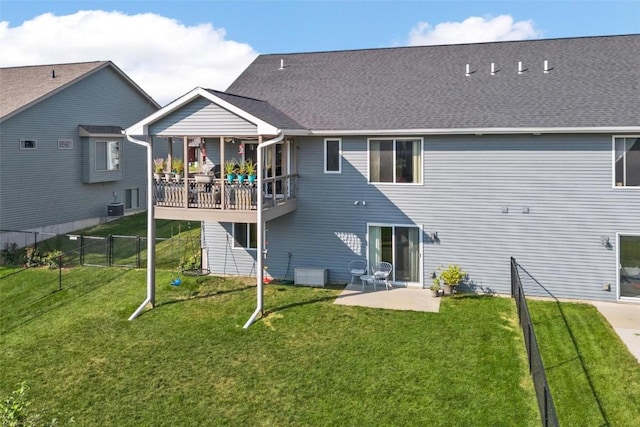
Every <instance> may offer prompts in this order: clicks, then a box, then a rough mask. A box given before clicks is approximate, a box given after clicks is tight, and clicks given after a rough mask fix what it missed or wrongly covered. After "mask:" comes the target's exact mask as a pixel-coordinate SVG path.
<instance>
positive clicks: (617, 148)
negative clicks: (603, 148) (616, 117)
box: [613, 136, 640, 187]
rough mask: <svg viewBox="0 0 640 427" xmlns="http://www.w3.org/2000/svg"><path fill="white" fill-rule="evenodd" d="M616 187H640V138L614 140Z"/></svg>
mask: <svg viewBox="0 0 640 427" xmlns="http://www.w3.org/2000/svg"><path fill="white" fill-rule="evenodd" d="M613 145H614V147H613V150H614V156H615V157H614V166H613V167H614V174H613V176H614V179H615V186H616V187H639V186H640V137H637V136H634V137H626V138H614V139H613Z"/></svg>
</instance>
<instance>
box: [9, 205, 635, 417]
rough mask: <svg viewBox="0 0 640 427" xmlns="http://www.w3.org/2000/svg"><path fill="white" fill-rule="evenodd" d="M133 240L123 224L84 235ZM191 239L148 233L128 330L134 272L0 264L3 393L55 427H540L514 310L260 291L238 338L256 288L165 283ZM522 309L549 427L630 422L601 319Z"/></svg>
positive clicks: (629, 373) (196, 280) (191, 233)
mask: <svg viewBox="0 0 640 427" xmlns="http://www.w3.org/2000/svg"><path fill="white" fill-rule="evenodd" d="M143 228H144V216H143V215H136V216H133V217H127V218H124V219H121V220H119V221H116V222H112V223H108V224H104V225H102V226H99V227H97V228H94V229H92V230H90V231H83V233H84V234H92V235H96V234H99V235H108V234H130V235H137V234H141V233H140V229H143ZM179 232H180V233H181V234H179V235H178V233H179ZM199 232H200V230H199V224H186V223H178V222H171V221H158V236H159V237H164V238H168V237H172V236H174V239H170V240H163V241H160V242H159V243H158V245H157V251H158V252H159V253H160V254H163V255H162V257H163V258H164V259H165V260H167V262H166V265H167V268H166V269H159V270H158V271H157V302H158V305H157V307H156V309H154V310H152V311H149V312H145V313H144V314H143V315H141V316H140V317H139V318H138V319H136V320H135V321H133V322H130V321H128V320H127V318H128V317H129V316H130V315H131V313H133V311H134V310H135V309H136V308H137V307H138V305H139V304H140V303H141V302H142V300H143V299H144V297H145V271H144V270H143V269H142V270H132V269H123V268H95V267H93V268H92V267H79V268H73V269H69V268H66V269H64V270H62V275H61V276H60V275H59V272H58V271H56V270H47V269H44V268H38V269H29V270H26V271H20V270H21V269H19V268H13V269H11V268H6V267H0V348H1V349H2V351H1V352H0V367H1V369H0V373H1V374H0V399H4V398H6V397H7V396H9V395H10V394H11V392H12V391H13V390H16V389H18V387H19V384H20V383H22V382H26V383H27V385H28V386H29V390H28V391H27V395H26V399H27V400H29V401H31V402H32V404H31V406H30V407H29V408H28V409H29V411H31V413H32V414H36V415H42V417H43V418H44V419H49V420H50V419H52V418H53V417H58V419H59V421H60V424H62V425H65V424H66V423H67V421H68V420H69V419H71V418H73V419H74V420H75V424H76V425H90V426H92V425H97V426H104V425H114V426H129V425H131V426H142V425H144V426H151V425H153V426H160V425H168V426H169V425H170V426H175V425H279V426H280V425H446V426H449V425H456V426H457V425H463V426H513V425H518V426H528V425H532V426H534V425H535V426H537V425H539V424H540V421H539V415H538V412H537V404H536V401H535V395H534V393H533V386H532V380H531V377H530V375H529V372H528V366H527V362H526V353H525V350H524V345H523V339H522V333H521V331H520V328H519V326H518V323H517V319H516V313H515V306H514V302H513V301H512V300H510V299H506V298H493V297H480V296H460V297H455V298H446V299H443V300H442V305H441V311H440V313H416V312H402V311H390V310H378V309H367V308H360V307H349V306H342V305H340V306H336V305H333V300H334V299H335V297H336V296H337V295H338V294H339V293H340V290H339V289H316V288H299V287H294V286H285V285H273V284H272V285H269V286H267V287H266V291H265V292H266V294H265V305H266V309H267V315H266V316H265V317H264V318H262V319H260V320H259V321H258V322H256V323H255V324H254V325H253V326H251V328H249V329H248V330H244V329H242V325H243V324H244V323H245V321H246V320H247V319H248V317H249V316H250V315H251V313H252V312H253V310H254V308H255V287H254V286H253V283H255V282H254V280H246V279H242V280H241V279H222V278H219V277H213V276H207V277H188V276H183V277H182V279H183V284H182V285H181V286H180V287H172V286H170V285H169V283H170V282H171V281H172V280H173V278H175V277H176V274H177V272H176V271H177V270H176V268H175V265H176V263H177V258H178V255H176V254H177V253H178V252H183V251H185V248H187V243H189V244H190V242H192V241H193V240H194V239H195V238H196V236H199ZM142 234H143V233H142ZM176 239H179V240H176ZM60 278H62V282H60V281H59V280H60ZM60 283H62V286H60ZM60 288H61V289H60ZM530 309H531V312H532V316H533V320H534V325H535V328H536V333H537V334H538V340H539V343H540V347H541V351H542V353H543V359H544V362H545V366H546V367H547V374H548V377H549V383H550V387H551V392H552V394H553V397H554V399H555V402H556V409H557V412H558V416H559V418H560V423H561V425H572V426H573V425H589V426H590V425H611V426H631V425H640V419H639V415H638V414H639V413H640V411H638V408H640V366H639V365H638V363H637V362H636V361H635V359H634V358H633V357H632V356H631V355H630V353H629V352H628V351H627V350H626V348H625V347H624V346H623V344H622V343H621V342H620V340H619V339H618V337H617V335H616V334H615V332H614V331H613V330H612V329H611V328H610V326H609V325H608V323H606V321H605V320H604V319H603V318H602V316H600V315H599V313H598V312H597V311H596V310H595V309H594V308H593V307H592V306H590V305H584V304H567V303H562V304H560V305H558V304H556V303H552V302H543V301H530ZM574 339H575V344H574ZM0 409H1V406H0ZM35 425H42V423H36V424H35Z"/></svg>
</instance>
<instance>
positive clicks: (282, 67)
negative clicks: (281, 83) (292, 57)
mask: <svg viewBox="0 0 640 427" xmlns="http://www.w3.org/2000/svg"><path fill="white" fill-rule="evenodd" d="M278 70H284V59H280V68H278Z"/></svg>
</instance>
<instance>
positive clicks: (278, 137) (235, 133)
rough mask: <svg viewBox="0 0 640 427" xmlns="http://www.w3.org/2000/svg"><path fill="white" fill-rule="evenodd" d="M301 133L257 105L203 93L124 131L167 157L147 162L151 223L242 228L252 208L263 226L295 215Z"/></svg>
mask: <svg viewBox="0 0 640 427" xmlns="http://www.w3.org/2000/svg"><path fill="white" fill-rule="evenodd" d="M306 132H307V131H306V130H305V129H304V128H303V127H302V126H301V125H300V124H298V123H297V122H295V121H294V120H292V119H291V118H289V117H288V116H286V115H284V114H283V113H282V112H280V111H278V110H276V109H275V108H273V107H272V106H270V105H269V104H268V103H266V102H264V101H260V100H257V99H251V98H245V97H241V96H236V95H231V94H228V93H224V92H219V91H215V90H210V89H203V88H196V89H194V90H192V91H191V92H189V93H187V94H186V95H184V96H182V97H181V98H179V99H177V100H175V101H173V102H172V103H171V104H169V105H167V106H165V107H163V108H162V109H161V110H159V111H157V112H156V113H154V114H152V115H151V116H149V117H147V118H146V119H144V120H143V121H141V122H139V123H137V124H136V125H134V126H132V127H130V128H129V129H127V134H128V135H132V136H135V135H143V136H144V137H145V138H146V140H147V141H148V142H150V143H151V145H152V146H153V147H154V152H158V153H159V152H163V153H168V154H167V155H166V157H165V156H163V157H154V159H153V168H154V171H153V172H154V177H153V180H152V182H151V184H150V188H149V191H150V194H151V196H152V198H153V206H154V217H155V218H158V219H175V220H198V221H216V222H249V223H255V222H257V221H258V215H257V211H258V209H259V206H261V210H262V214H263V215H262V218H263V220H265V221H269V220H271V219H273V218H276V217H278V216H281V215H286V214H287V213H289V212H291V211H293V210H295V209H296V198H297V195H298V194H297V192H298V171H297V158H296V150H295V137H296V136H297V135H304V134H306ZM259 147H262V148H259ZM165 148H166V149H165ZM259 150H260V152H259ZM259 160H260V162H259ZM258 163H260V164H258ZM258 177H259V179H257V178H258Z"/></svg>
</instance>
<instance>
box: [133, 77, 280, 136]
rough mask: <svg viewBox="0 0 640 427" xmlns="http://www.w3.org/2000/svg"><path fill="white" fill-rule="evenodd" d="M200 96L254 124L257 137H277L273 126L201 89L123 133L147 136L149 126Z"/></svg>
mask: <svg viewBox="0 0 640 427" xmlns="http://www.w3.org/2000/svg"><path fill="white" fill-rule="evenodd" d="M200 96H202V97H203V98H206V99H208V100H209V101H211V102H213V103H214V104H216V105H219V106H220V107H222V108H224V109H225V110H228V111H230V112H232V113H233V114H236V115H237V116H240V117H242V118H243V119H245V120H247V121H248V122H251V123H253V124H255V125H256V127H257V134H258V135H277V134H278V133H279V129H278V128H276V127H275V126H273V125H270V124H269V123H267V122H265V121H263V120H260V119H259V118H257V117H255V116H253V115H252V114H249V113H247V112H246V111H244V110H242V109H240V108H238V107H236V106H235V105H233V104H230V103H228V102H227V101H225V100H223V99H221V98H219V97H217V96H215V95H214V94H212V93H211V92H209V91H208V90H206V89H203V88H201V87H197V88H195V89H193V90H192V91H191V92H188V93H186V94H185V95H183V96H181V97H180V98H178V99H176V100H175V101H173V102H171V103H169V104H167V105H165V106H164V107H162V108H161V109H160V110H158V111H156V112H155V113H153V114H151V115H150V116H147V117H146V118H144V119H142V120H141V121H139V122H138V123H136V124H134V125H132V126H130V127H128V128H127V129H126V130H125V132H126V133H127V134H128V135H147V133H148V129H149V125H151V124H153V123H154V122H156V121H157V120H159V119H161V118H163V117H165V116H167V115H169V114H171V113H172V112H174V111H175V110H177V109H178V108H181V107H183V106H184V105H186V104H188V103H189V102H191V101H193V100H194V99H195V98H197V97H200Z"/></svg>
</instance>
